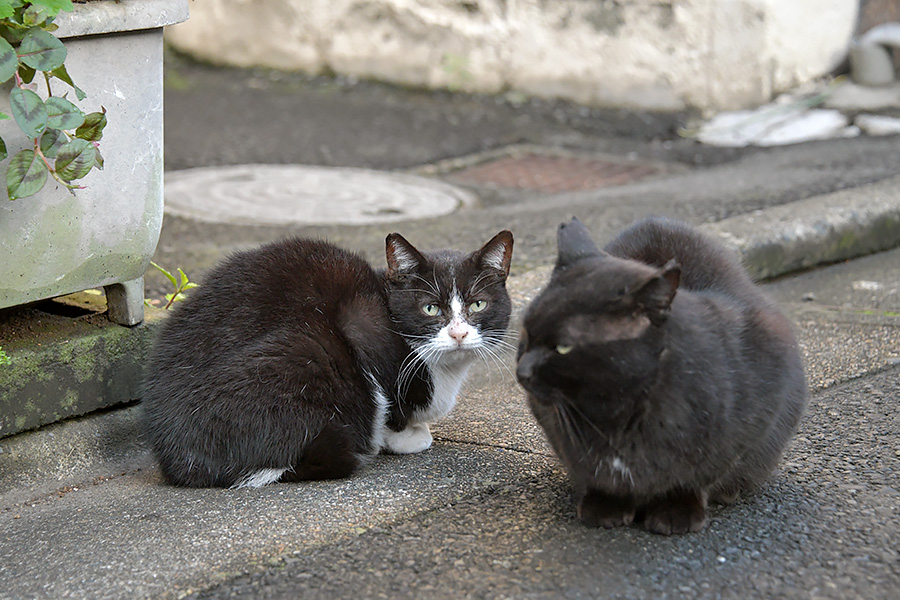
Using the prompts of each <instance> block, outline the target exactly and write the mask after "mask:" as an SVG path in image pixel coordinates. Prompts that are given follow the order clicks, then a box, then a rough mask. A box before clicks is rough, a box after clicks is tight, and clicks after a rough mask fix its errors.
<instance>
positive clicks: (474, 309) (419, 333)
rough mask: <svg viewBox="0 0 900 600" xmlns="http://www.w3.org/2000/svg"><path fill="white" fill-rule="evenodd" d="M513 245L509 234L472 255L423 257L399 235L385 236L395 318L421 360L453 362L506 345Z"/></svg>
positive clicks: (449, 253)
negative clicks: (508, 277) (481, 351)
mask: <svg viewBox="0 0 900 600" xmlns="http://www.w3.org/2000/svg"><path fill="white" fill-rule="evenodd" d="M512 246H513V238H512V234H511V233H510V232H509V231H501V232H500V233H498V234H497V235H496V236H494V238H493V239H491V240H490V241H489V242H488V243H487V244H485V245H484V246H483V247H482V248H481V249H479V250H477V251H476V252H473V253H471V254H469V255H465V254H463V253H460V252H456V251H447V250H445V251H440V252H435V253H429V254H423V253H421V252H419V251H418V250H416V249H415V248H414V247H413V246H412V244H410V243H409V242H407V241H406V240H405V239H404V238H403V237H402V236H401V235H399V234H396V233H392V234H390V235H389V236H388V237H387V240H386V253H387V263H388V269H387V273H386V278H387V282H388V305H389V307H390V312H391V318H392V320H393V321H394V324H395V326H396V328H397V331H398V332H399V333H401V335H403V336H404V338H405V339H406V340H407V342H408V343H409V345H410V346H411V347H412V348H413V349H414V350H415V351H416V353H417V354H418V355H419V356H420V357H421V358H422V360H424V361H425V362H427V363H430V364H434V363H435V362H437V361H439V360H454V359H455V357H458V358H463V357H465V356H466V355H468V354H470V353H477V352H478V351H480V350H484V349H486V348H490V347H491V346H493V345H497V344H502V343H503V341H502V339H503V335H504V334H505V331H506V327H507V325H508V324H509V315H510V301H509V295H508V294H507V292H506V278H507V276H508V275H509V265H510V261H511V259H512Z"/></svg>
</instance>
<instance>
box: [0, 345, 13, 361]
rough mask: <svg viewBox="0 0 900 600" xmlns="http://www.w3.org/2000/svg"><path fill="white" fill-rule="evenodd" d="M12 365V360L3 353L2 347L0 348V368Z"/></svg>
mask: <svg viewBox="0 0 900 600" xmlns="http://www.w3.org/2000/svg"><path fill="white" fill-rule="evenodd" d="M11 363H12V359H11V358H10V357H9V355H8V354H7V353H6V352H4V351H3V347H2V346H0V366H3V365H8V364H11Z"/></svg>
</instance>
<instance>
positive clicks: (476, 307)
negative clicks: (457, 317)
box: [469, 300, 487, 313]
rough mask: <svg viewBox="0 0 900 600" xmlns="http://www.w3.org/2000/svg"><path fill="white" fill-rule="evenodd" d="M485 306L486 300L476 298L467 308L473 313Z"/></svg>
mask: <svg viewBox="0 0 900 600" xmlns="http://www.w3.org/2000/svg"><path fill="white" fill-rule="evenodd" d="M485 308H487V302H485V301H484V300H476V301H475V302H473V303H472V304H470V305H469V310H470V311H472V312H473V313H475V312H481V311H483V310H484V309H485Z"/></svg>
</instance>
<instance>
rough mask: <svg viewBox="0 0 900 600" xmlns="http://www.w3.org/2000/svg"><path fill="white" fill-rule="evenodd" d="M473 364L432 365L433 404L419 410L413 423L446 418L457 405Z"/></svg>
mask: <svg viewBox="0 0 900 600" xmlns="http://www.w3.org/2000/svg"><path fill="white" fill-rule="evenodd" d="M471 365H472V363H471V362H470V361H468V360H465V361H458V362H453V363H450V364H441V362H438V363H437V364H436V365H430V366H429V370H430V371H431V383H432V393H431V402H429V404H428V406H427V407H425V408H424V409H420V410H417V411H416V412H415V414H414V415H413V418H412V419H411V420H412V421H415V422H419V423H422V422H424V423H430V422H432V421H436V420H438V419H440V418H441V417H444V416H446V415H447V414H448V413H449V412H450V411H451V410H452V409H453V406H454V405H455V404H456V397H457V395H459V390H460V388H461V387H462V384H463V382H464V381H465V380H466V375H467V374H468V372H469V367H470V366H471Z"/></svg>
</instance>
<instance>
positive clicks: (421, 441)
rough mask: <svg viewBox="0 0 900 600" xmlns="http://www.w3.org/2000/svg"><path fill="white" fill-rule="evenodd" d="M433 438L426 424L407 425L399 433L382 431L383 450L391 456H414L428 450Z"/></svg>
mask: <svg viewBox="0 0 900 600" xmlns="http://www.w3.org/2000/svg"><path fill="white" fill-rule="evenodd" d="M433 441H434V438H432V437H431V431H430V430H429V429H428V424H426V423H409V424H407V425H406V427H404V428H403V429H402V430H400V431H394V430H393V429H391V428H390V427H387V428H385V431H384V449H385V450H387V451H388V452H390V453H392V454H415V453H416V452H422V451H423V450H428V448H430V447H431V443H432V442H433Z"/></svg>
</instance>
